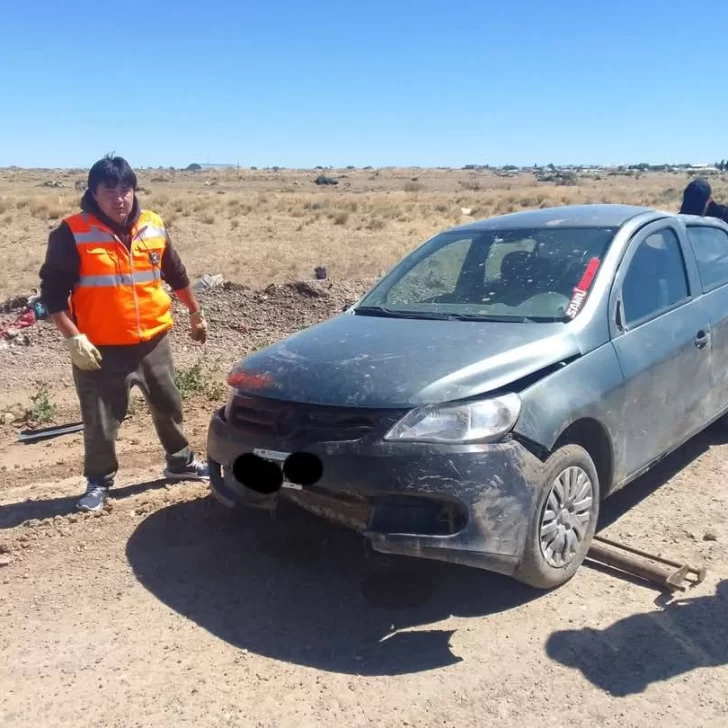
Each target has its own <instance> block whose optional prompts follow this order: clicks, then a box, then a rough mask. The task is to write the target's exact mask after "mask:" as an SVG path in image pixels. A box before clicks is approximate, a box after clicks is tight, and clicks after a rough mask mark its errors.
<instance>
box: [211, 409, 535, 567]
mask: <svg viewBox="0 0 728 728" xmlns="http://www.w3.org/2000/svg"><path fill="white" fill-rule="evenodd" d="M304 450H305V451H306V452H307V453H310V454H313V455H315V456H317V457H318V458H319V459H320V462H321V464H322V473H321V477H320V478H319V479H318V481H317V482H316V483H315V484H313V485H310V486H298V487H297V486H295V484H290V483H284V484H283V487H280V488H277V489H276V490H275V491H274V492H272V493H261V492H260V491H259V490H257V489H256V488H251V487H248V486H246V485H243V483H242V482H240V479H239V478H238V477H236V475H235V473H234V470H235V463H236V461H237V460H238V458H240V456H241V455H244V454H251V453H256V452H269V451H275V452H276V453H277V455H276V457H278V458H282V457H283V456H284V455H285V454H286V453H290V454H293V453H296V452H300V451H304ZM281 451H284V452H281ZM207 453H208V458H209V460H210V463H211V466H212V468H211V470H212V472H211V488H212V491H213V494H214V495H215V496H216V497H217V498H218V500H220V501H221V502H223V503H224V504H225V505H227V506H235V505H243V506H245V505H249V506H255V507H258V508H271V509H273V508H275V507H276V505H277V503H278V502H279V500H280V499H281V498H285V499H287V500H290V501H292V502H295V503H296V504H298V505H299V506H300V507H302V508H304V509H305V510H307V511H309V512H311V513H315V514H316V515H319V516H321V517H323V518H326V519H328V520H330V521H333V522H337V523H341V524H343V525H345V526H347V527H349V528H352V529H355V530H357V531H358V532H360V533H361V534H362V535H363V536H365V537H366V538H367V539H369V540H370V541H371V544H372V547H373V548H374V550H376V551H379V552H383V553H390V554H400V555H409V556H416V557H422V558H430V559H437V560H442V561H449V562H454V563H460V564H463V565H467V566H474V567H480V568H484V569H487V570H490V571H498V572H501V573H504V574H511V573H513V571H514V570H515V568H516V566H517V564H518V563H519V561H520V559H521V556H522V553H523V549H524V546H525V541H526V534H527V530H528V526H529V523H530V522H531V520H532V516H533V509H534V508H535V505H536V502H537V498H538V491H539V488H540V487H541V463H540V461H539V460H538V459H537V458H536V457H535V456H534V455H533V454H532V453H530V452H529V451H528V450H527V449H526V448H524V447H523V446H522V445H521V444H520V443H519V442H517V441H516V440H508V441H506V442H503V443H498V444H488V445H458V446H441V445H430V444H409V443H408V444H404V443H391V442H386V441H384V440H382V439H381V437H376V436H372V437H368V438H363V439H362V440H358V441H354V442H322V443H311V442H306V443H303V442H298V443H297V442H295V441H294V442H287V443H286V444H285V445H284V444H282V442H281V441H280V440H275V439H272V438H270V437H265V436H255V435H252V434H251V433H250V432H245V433H241V432H239V431H237V430H236V428H235V427H234V426H233V425H231V424H230V423H229V422H227V420H226V417H225V411H224V410H219V411H218V412H215V413H214V415H213V417H212V420H211V422H210V427H209V432H208V442H207Z"/></svg>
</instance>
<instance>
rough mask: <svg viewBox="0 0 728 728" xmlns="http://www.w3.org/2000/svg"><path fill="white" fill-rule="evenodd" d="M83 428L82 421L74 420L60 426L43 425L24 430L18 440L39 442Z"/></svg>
mask: <svg viewBox="0 0 728 728" xmlns="http://www.w3.org/2000/svg"><path fill="white" fill-rule="evenodd" d="M81 430H83V423H82V422H74V423H73V424H70V425H60V426H58V427H43V428H40V429H38V430H23V431H22V432H21V433H20V434H19V435H18V442H25V443H28V442H38V441H39V440H48V439H50V438H52V437H59V436H61V435H70V434H72V433H74V432H80V431H81Z"/></svg>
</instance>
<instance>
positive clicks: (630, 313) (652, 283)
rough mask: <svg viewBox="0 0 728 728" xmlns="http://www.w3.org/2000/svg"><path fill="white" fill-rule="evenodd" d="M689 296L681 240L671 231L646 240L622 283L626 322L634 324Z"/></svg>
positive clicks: (640, 246) (658, 233) (665, 231)
mask: <svg viewBox="0 0 728 728" xmlns="http://www.w3.org/2000/svg"><path fill="white" fill-rule="evenodd" d="M686 298H688V279H687V274H686V272H685V261H684V259H683V255H682V251H681V249H680V241H679V240H678V239H677V235H675V233H674V232H673V231H672V230H669V229H665V230H660V231H658V232H656V233H653V234H652V235H650V237H649V238H646V239H645V240H643V241H642V242H641V243H640V245H639V247H638V248H637V252H636V253H635V255H634V257H633V258H632V260H631V261H630V264H629V269H628V270H627V275H626V276H625V277H624V283H623V284H622V304H623V306H624V317H625V322H626V324H627V325H628V326H634V325H636V324H639V323H640V322H642V321H645V320H648V319H651V318H654V317H655V316H658V315H659V314H660V313H662V312H664V311H667V310H668V309H671V308H672V307H673V306H675V305H676V304H677V303H679V302H680V301H683V300H685V299H686Z"/></svg>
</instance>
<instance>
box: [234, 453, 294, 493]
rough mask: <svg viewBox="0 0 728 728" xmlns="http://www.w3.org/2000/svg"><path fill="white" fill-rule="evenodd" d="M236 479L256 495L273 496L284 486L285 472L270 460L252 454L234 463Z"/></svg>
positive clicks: (246, 454)
mask: <svg viewBox="0 0 728 728" xmlns="http://www.w3.org/2000/svg"><path fill="white" fill-rule="evenodd" d="M233 475H234V476H235V479H236V480H237V481H238V482H240V483H242V484H243V485H244V486H245V487H246V488H250V490H254V491H255V492H256V493H262V494H264V495H272V494H273V493H275V492H276V491H278V490H280V488H281V486H282V485H283V471H282V470H281V468H280V466H278V465H276V464H275V463H272V462H271V461H270V460H264V459H263V458H261V457H258V456H257V455H254V454H253V453H252V452H248V453H244V454H243V455H241V456H240V457H239V458H237V460H235V462H234V463H233Z"/></svg>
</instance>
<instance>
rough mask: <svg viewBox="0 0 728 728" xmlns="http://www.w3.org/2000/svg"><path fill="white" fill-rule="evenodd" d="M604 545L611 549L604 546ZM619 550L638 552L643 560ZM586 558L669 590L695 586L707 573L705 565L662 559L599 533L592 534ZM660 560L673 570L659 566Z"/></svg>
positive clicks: (681, 589) (636, 553) (680, 589)
mask: <svg viewBox="0 0 728 728" xmlns="http://www.w3.org/2000/svg"><path fill="white" fill-rule="evenodd" d="M603 544H606V545H603ZM607 545H608V546H610V547H611V548H607ZM620 552H627V553H629V554H635V555H639V556H641V557H642V559H636V558H634V556H630V555H627V553H620ZM587 558H588V559H591V560H592V561H596V562H598V563H601V564H604V565H606V566H611V567H612V568H615V569H619V570H621V571H623V572H625V573H626V574H632V575H633V576H637V577H639V578H641V579H645V580H646V581H650V582H652V583H656V584H659V585H661V586H662V587H665V588H667V589H669V590H670V591H685V590H686V588H687V586H690V587H694V586H697V585H698V584H700V583H702V582H703V581H704V580H705V576H706V573H707V570H706V568H705V567H704V566H700V567H694V566H690V565H688V564H681V563H680V562H677V561H672V560H669V559H665V558H663V557H662V556H655V555H654V554H649V553H647V552H646V551H641V550H640V549H635V548H633V547H631V546H627V545H626V544H621V543H618V542H617V541H612V540H610V539H605V538H603V537H598V536H595V537H594V540H593V543H592V545H591V547H590V548H589V552H588V554H587ZM654 562H657V563H654ZM660 563H661V564H664V565H667V566H672V567H675V569H665V568H662V567H661V566H659V565H658V564H660ZM689 576H693V577H694V578H693V579H688V577H689ZM686 584H687V586H686Z"/></svg>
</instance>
